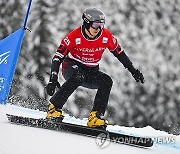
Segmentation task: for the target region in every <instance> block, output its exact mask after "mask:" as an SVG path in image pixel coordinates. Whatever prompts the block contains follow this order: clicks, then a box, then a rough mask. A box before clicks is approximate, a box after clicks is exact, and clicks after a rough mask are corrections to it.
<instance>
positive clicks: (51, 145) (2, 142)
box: [0, 104, 180, 154]
mask: <svg viewBox="0 0 180 154" xmlns="http://www.w3.org/2000/svg"><path fill="white" fill-rule="evenodd" d="M7 113H9V114H14V115H20V116H26V117H34V118H44V117H45V115H46V113H45V112H42V111H38V110H30V109H26V108H22V107H17V106H13V105H9V104H7V105H0V154H63V153H65V154H68V153H78V154H81V153H82V154H84V153H98V154H101V153H102V154H110V153H121V154H130V153H131V154H132V153H133V154H145V153H146V154H172V153H173V154H179V153H180V136H175V135H172V134H168V133H166V132H163V131H158V130H155V129H153V128H152V127H150V126H147V127H144V128H134V127H131V128H130V127H123V126H111V125H110V126H108V127H107V129H108V130H110V131H114V132H119V133H125V134H131V135H135V136H145V137H151V138H152V139H153V140H154V145H153V147H150V148H139V147H133V146H128V145H123V144H117V143H110V142H109V141H107V142H105V143H104V144H103V145H102V144H99V142H98V140H97V139H95V138H90V137H85V136H80V135H76V134H71V133H67V132H60V131H53V130H47V129H41V128H33V127H27V126H20V125H15V124H12V123H10V122H8V120H7V117H6V114H7ZM64 122H68V123H74V124H80V125H86V122H87V119H83V120H80V119H76V118H74V117H70V116H69V115H66V116H65V119H64Z"/></svg>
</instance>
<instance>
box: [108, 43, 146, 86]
mask: <svg viewBox="0 0 180 154" xmlns="http://www.w3.org/2000/svg"><path fill="white" fill-rule="evenodd" d="M111 52H112V53H113V55H114V56H115V57H117V59H118V60H119V61H120V62H121V63H122V64H123V66H124V67H125V68H127V69H128V70H129V72H131V74H132V76H133V77H134V78H135V80H136V81H137V82H139V81H141V83H144V76H143V74H142V73H141V72H140V71H139V70H138V69H135V68H134V66H133V64H132V62H131V60H130V59H129V57H128V56H127V55H126V53H125V52H124V49H123V48H122V47H121V46H120V45H118V46H117V48H116V49H115V50H114V51H111Z"/></svg>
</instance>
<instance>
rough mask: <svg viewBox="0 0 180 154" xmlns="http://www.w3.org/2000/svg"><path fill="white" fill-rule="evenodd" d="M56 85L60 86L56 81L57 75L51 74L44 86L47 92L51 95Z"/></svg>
mask: <svg viewBox="0 0 180 154" xmlns="http://www.w3.org/2000/svg"><path fill="white" fill-rule="evenodd" d="M56 86H57V87H58V88H60V87H61V86H60V84H59V82H58V76H57V74H51V76H50V80H49V83H48V84H47V86H46V91H47V94H48V95H50V96H52V95H53V94H54V92H55V89H56Z"/></svg>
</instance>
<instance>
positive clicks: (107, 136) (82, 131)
mask: <svg viewBox="0 0 180 154" xmlns="http://www.w3.org/2000/svg"><path fill="white" fill-rule="evenodd" d="M7 118H8V120H9V121H10V122H11V123H13V124H18V125H24V126H30V127H36V128H44V129H50V130H56V131H63V132H68V133H74V134H79V135H83V136H89V137H94V138H99V139H101V140H104V141H106V140H109V141H110V142H115V143H120V144H126V145H131V146H138V147H151V146H153V140H152V139H151V138H149V137H140V136H132V135H126V134H120V133H115V132H111V131H108V130H106V129H102V128H101V129H100V128H90V127H87V126H82V125H77V124H71V123H66V122H55V121H51V120H47V119H43V118H39V119H36V118H29V117H23V116H16V115H11V114H7Z"/></svg>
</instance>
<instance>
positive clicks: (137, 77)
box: [132, 69, 144, 83]
mask: <svg viewBox="0 0 180 154" xmlns="http://www.w3.org/2000/svg"><path fill="white" fill-rule="evenodd" d="M132 76H133V77H134V79H135V80H136V82H139V81H141V83H144V76H143V74H142V73H141V72H140V71H139V70H138V69H136V70H135V71H133V72H132Z"/></svg>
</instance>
